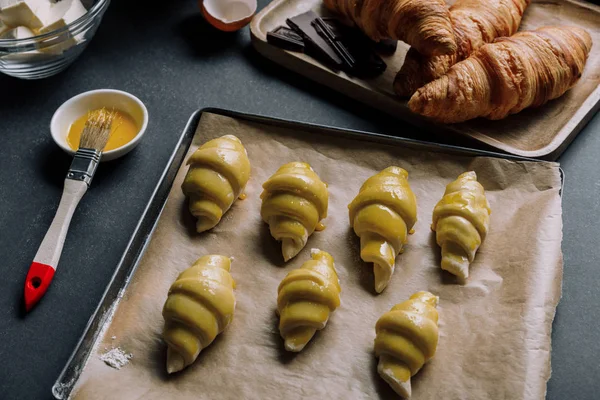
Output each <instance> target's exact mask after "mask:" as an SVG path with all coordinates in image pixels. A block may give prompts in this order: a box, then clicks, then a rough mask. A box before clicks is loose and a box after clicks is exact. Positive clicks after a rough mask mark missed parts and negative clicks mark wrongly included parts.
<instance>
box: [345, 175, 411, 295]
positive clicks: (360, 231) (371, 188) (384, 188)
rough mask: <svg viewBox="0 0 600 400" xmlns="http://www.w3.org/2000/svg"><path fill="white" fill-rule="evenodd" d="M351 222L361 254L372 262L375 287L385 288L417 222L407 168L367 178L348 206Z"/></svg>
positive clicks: (365, 259) (380, 289) (377, 290)
mask: <svg viewBox="0 0 600 400" xmlns="http://www.w3.org/2000/svg"><path fill="white" fill-rule="evenodd" d="M348 209H349V211H350V225H351V226H352V227H353V228H354V232H355V233H356V235H358V236H359V237H360V258H362V260H363V261H364V262H367V263H373V272H374V274H375V291H376V292H377V293H381V292H382V291H383V289H385V288H386V286H387V285H388V283H389V282H390V279H391V278H392V274H393V272H394V266H395V262H396V256H397V255H398V254H400V252H401V251H402V246H403V245H404V243H406V240H407V235H408V234H409V233H410V231H411V229H412V227H413V226H414V225H415V223H416V222H417V200H416V198H415V195H414V193H413V192H412V190H411V188H410V185H409V184H408V172H406V171H405V170H404V169H402V168H400V167H388V168H386V169H384V170H383V171H381V172H379V173H378V174H376V175H373V176H372V177H370V178H369V179H367V180H366V181H365V183H364V184H363V185H362V187H361V188H360V191H359V192H358V195H357V196H356V198H355V199H354V200H352V203H350V205H349V206H348Z"/></svg>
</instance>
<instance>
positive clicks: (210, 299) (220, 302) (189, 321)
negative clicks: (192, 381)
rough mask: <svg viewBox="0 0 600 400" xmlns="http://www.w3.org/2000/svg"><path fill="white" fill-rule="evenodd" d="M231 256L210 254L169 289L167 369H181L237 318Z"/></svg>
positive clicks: (166, 326)
mask: <svg viewBox="0 0 600 400" xmlns="http://www.w3.org/2000/svg"><path fill="white" fill-rule="evenodd" d="M230 269H231V259H230V258H229V257H225V256H220V255H207V256H204V257H201V258H200V259H198V260H197V261H196V262H195V263H194V265H192V266H191V267H190V268H188V269H186V270H185V271H183V272H182V273H181V274H180V275H179V276H178V277H177V280H176V281H175V282H174V283H173V284H172V285H171V288H170V289H169V296H168V297H167V301H166V302H165V306H164V308H163V317H164V319H165V328H164V333H163V337H164V340H165V342H167V345H168V350H167V371H168V372H169V373H170V374H171V373H173V372H177V371H181V370H182V369H184V368H185V367H187V366H188V365H190V364H191V363H193V362H194V361H195V360H196V358H197V357H198V354H200V351H201V350H202V349H204V348H205V347H207V346H208V345H209V344H211V343H212V341H213V340H214V339H215V337H216V336H217V335H218V334H219V333H221V332H223V331H224V330H225V328H226V327H227V325H229V323H230V322H231V320H232V318H233V311H234V309H235V297H234V295H233V289H234V288H235V282H234V281H233V278H232V277H231V275H230V273H229V271H230Z"/></svg>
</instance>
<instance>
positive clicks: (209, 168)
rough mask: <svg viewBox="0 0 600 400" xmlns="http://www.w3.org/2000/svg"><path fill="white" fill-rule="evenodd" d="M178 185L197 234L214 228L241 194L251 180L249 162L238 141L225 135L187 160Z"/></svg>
mask: <svg viewBox="0 0 600 400" xmlns="http://www.w3.org/2000/svg"><path fill="white" fill-rule="evenodd" d="M188 164H189V165H190V169H189V170H188V173H187V175H186V176H185V179H184V181H183V184H182V185H181V188H182V189H183V193H184V194H185V195H186V196H188V197H189V202H190V212H191V213H192V215H193V216H194V217H196V218H198V222H197V223H196V230H197V231H198V232H204V231H206V230H209V229H211V228H214V227H215V226H216V225H217V224H218V223H219V221H221V217H223V214H225V213H226V212H227V210H229V207H231V205H232V204H233V202H234V201H235V200H236V199H237V198H238V197H239V196H240V195H241V194H242V192H243V191H244V189H245V188H246V183H248V179H249V178H250V161H249V160H248V154H247V153H246V149H245V148H244V146H243V145H242V142H241V141H240V139H238V138H237V137H235V136H233V135H225V136H222V137H220V138H217V139H213V140H211V141H208V142H206V143H204V144H203V145H202V146H200V148H199V149H198V150H196V152H195V153H194V154H192V156H191V157H190V158H189V160H188Z"/></svg>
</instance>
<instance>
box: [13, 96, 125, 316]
mask: <svg viewBox="0 0 600 400" xmlns="http://www.w3.org/2000/svg"><path fill="white" fill-rule="evenodd" d="M113 119H114V113H112V112H109V111H107V110H106V109H104V108H103V109H101V110H97V111H93V112H90V113H89V115H88V119H87V121H86V123H85V127H84V128H83V132H82V134H81V139H80V141H79V149H78V150H77V152H76V153H75V156H74V158H73V162H72V163H71V167H70V168H69V172H68V173H67V177H66V179H65V186H64V189H63V194H62V197H61V199H60V204H59V205H58V209H57V210H56V215H55V216H54V220H52V224H51V225H50V228H48V232H47V233H46V236H44V240H42V244H41V245H40V248H39V249H38V251H37V253H36V255H35V257H34V259H33V263H31V266H30V267H29V272H28V273H27V278H26V280H25V292H24V295H25V309H26V310H27V311H29V310H31V309H32V308H33V306H35V305H36V304H37V302H38V301H40V299H41V298H42V296H44V294H45V293H46V290H47V289H48V286H49V285H50V282H51V281H52V278H53V277H54V273H55V272H56V267H57V266H58V260H59V259H60V255H61V253H62V249H63V245H64V243H65V238H66V236H67V231H68V230H69V224H70V223H71V218H72V217H73V213H74V212H75V208H77V205H78V204H79V201H80V200H81V198H82V197H83V195H84V194H85V192H86V191H87V189H88V187H89V186H90V184H91V182H92V178H93V177H94V173H95V172H96V169H97V168H98V163H99V162H100V157H101V156H102V150H103V149H104V147H105V146H106V143H107V142H108V139H109V136H110V132H111V126H112V121H113Z"/></svg>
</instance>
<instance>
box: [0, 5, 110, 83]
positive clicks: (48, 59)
mask: <svg viewBox="0 0 600 400" xmlns="http://www.w3.org/2000/svg"><path fill="white" fill-rule="evenodd" d="M109 3H110V0H0V72H4V73H5V74H7V75H11V76H15V77H18V78H24V79H40V78H44V77H47V76H51V75H54V74H57V73H58V72H60V71H62V70H64V69H65V68H66V67H67V66H69V64H71V63H72V62H73V61H74V60H75V59H76V58H77V57H78V56H79V55H80V54H81V53H82V52H83V50H84V49H85V47H86V46H87V44H88V43H89V41H90V40H91V39H92V37H93V36H94V34H95V32H96V29H97V28H98V25H99V24H100V21H101V20H102V16H103V14H104V12H105V11H106V8H107V7H108V4H109Z"/></svg>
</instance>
